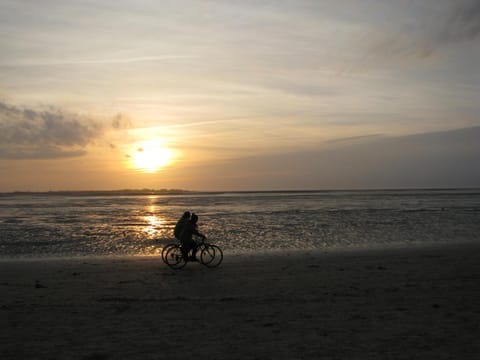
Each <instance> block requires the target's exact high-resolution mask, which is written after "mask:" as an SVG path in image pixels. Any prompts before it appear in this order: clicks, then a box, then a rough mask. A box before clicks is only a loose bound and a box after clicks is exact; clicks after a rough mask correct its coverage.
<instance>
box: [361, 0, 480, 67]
mask: <svg viewBox="0 0 480 360" xmlns="http://www.w3.org/2000/svg"><path fill="white" fill-rule="evenodd" d="M408 7H409V8H408V9H407V13H409V14H410V15H411V16H410V17H408V19H406V20H405V21H403V22H402V21H401V20H400V22H399V21H397V20H394V21H392V22H391V23H389V24H388V25H386V26H385V25H382V26H380V28H376V30H375V33H373V34H370V46H369V48H368V55H367V56H379V57H387V58H400V59H406V58H417V59H423V58H427V57H430V56H432V55H433V54H435V53H436V52H437V51H438V50H439V49H440V48H442V47H445V46H448V45H451V44H456V43H461V42H468V41H474V40H475V39H476V38H477V37H478V36H479V35H480V2H479V1H478V0H459V1H428V2H412V3H409V5H408ZM391 16H392V15H391ZM412 19H413V20H412Z"/></svg>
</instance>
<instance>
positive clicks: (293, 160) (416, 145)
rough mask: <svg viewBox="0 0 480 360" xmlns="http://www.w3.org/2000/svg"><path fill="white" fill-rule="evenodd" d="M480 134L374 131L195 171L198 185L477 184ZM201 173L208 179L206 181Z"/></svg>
mask: <svg viewBox="0 0 480 360" xmlns="http://www.w3.org/2000/svg"><path fill="white" fill-rule="evenodd" d="M479 137H480V127H472V128H466V129H458V130H452V131H445V132H435V133H427V134H417V135H410V136H402V137H392V138H389V137H383V136H378V137H377V136H372V137H371V138H370V141H368V139H367V138H365V139H364V141H362V142H350V141H347V142H345V144H343V146H341V145H342V144H341V143H338V144H334V145H335V146H327V147H325V148H323V149H318V150H314V151H308V152H291V153H284V154H276V155H270V156H256V157H255V158H243V159H236V160H230V161H228V162H225V163H223V164H222V166H218V164H216V165H212V166H203V167H202V168H195V169H194V170H192V172H193V171H195V173H196V174H197V178H198V179H200V180H199V182H198V183H197V186H198V188H199V189H214V188H223V189H224V188H230V189H235V190H248V189H272V188H277V189H360V188H364V189H365V188H377V189H378V188H426V187H437V188H439V187H444V188H446V187H449V188H452V187H478V186H480V167H479V166H478V164H479V161H480V155H479V154H480V142H479V141H478V139H479ZM332 145H333V144H332ZM203 178H205V179H208V182H207V181H205V182H204V183H202V182H201V179H203ZM225 179H227V180H225ZM225 181H228V184H226V183H225Z"/></svg>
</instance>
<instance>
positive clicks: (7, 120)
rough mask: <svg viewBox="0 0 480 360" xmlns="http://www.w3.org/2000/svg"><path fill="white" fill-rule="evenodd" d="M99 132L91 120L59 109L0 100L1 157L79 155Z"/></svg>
mask: <svg viewBox="0 0 480 360" xmlns="http://www.w3.org/2000/svg"><path fill="white" fill-rule="evenodd" d="M101 134H102V127H101V126H100V124H99V123H98V122H96V121H95V120H94V119H91V118H88V117H84V116H80V115H77V114H73V113H69V112H66V111H64V110H61V109H56V108H49V109H47V110H41V111H40V110H35V109H32V108H27V107H17V106H13V105H10V104H7V103H4V102H0V158H7V159H54V158H64V157H76V156H82V155H84V154H85V153H86V151H85V147H86V146H87V145H88V144H90V143H92V142H93V141H94V140H95V139H97V138H98V137H99V136H100V135H101Z"/></svg>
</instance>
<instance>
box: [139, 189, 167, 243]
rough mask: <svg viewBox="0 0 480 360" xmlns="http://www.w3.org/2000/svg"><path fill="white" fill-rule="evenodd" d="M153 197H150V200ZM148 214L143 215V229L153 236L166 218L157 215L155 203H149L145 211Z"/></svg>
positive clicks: (164, 222)
mask: <svg viewBox="0 0 480 360" xmlns="http://www.w3.org/2000/svg"><path fill="white" fill-rule="evenodd" d="M154 199H155V198H154V197H150V200H151V201H153V200H154ZM146 212H147V213H148V214H149V215H146V216H144V217H143V219H144V221H145V222H146V226H145V227H144V229H143V231H144V232H145V233H147V234H148V236H150V237H151V236H155V235H156V234H157V233H158V232H159V231H160V229H161V228H162V227H164V226H165V224H166V218H165V217H163V216H160V215H157V207H156V206H155V205H149V206H148V207H147V211H146Z"/></svg>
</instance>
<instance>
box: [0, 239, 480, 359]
mask: <svg viewBox="0 0 480 360" xmlns="http://www.w3.org/2000/svg"><path fill="white" fill-rule="evenodd" d="M479 250H480V247H479V246H477V245H457V246H455V247H453V246H444V247H441V246H436V247H416V248H413V249H409V250H407V249H389V250H368V251H367V250H361V251H343V252H342V251H339V252H333V251H329V252H326V251H323V252H321V251H311V252H295V253H277V254H273V255H272V254H270V255H255V256H254V255H229V254H228V253H227V254H225V259H224V263H223V264H222V265H221V266H220V267H219V268H217V269H208V268H205V267H203V266H202V265H200V264H198V263H190V264H188V265H187V267H186V268H184V269H183V270H179V271H174V270H171V269H169V268H168V267H166V265H165V264H163V263H162V261H161V260H160V258H159V257H155V256H149V257H115V258H108V257H103V258H102V257H92V258H73V259H43V260H3V261H1V262H0V289H1V294H2V296H1V299H0V319H1V327H2V329H1V332H0V334H1V335H0V358H1V359H85V360H87V359H98V360H99V359H191V358H197V359H436V360H438V359H478V358H480V341H479V338H480V300H479V299H480V255H479V254H480V252H479Z"/></svg>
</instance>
